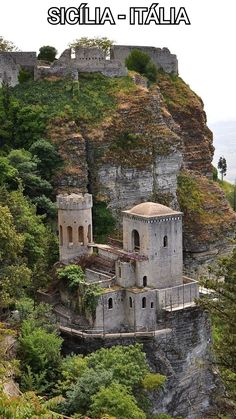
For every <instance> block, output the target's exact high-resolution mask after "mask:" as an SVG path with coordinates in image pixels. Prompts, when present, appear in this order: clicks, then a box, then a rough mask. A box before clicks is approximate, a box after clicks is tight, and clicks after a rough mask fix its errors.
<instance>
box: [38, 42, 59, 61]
mask: <svg viewBox="0 0 236 419" xmlns="http://www.w3.org/2000/svg"><path fill="white" fill-rule="evenodd" d="M56 55H57V50H56V48H54V47H51V46H50V45H44V46H43V47H41V48H39V54H38V57H37V58H38V60H44V61H49V62H50V63H51V62H53V61H54V60H55V58H56Z"/></svg>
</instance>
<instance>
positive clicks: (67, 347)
mask: <svg viewBox="0 0 236 419" xmlns="http://www.w3.org/2000/svg"><path fill="white" fill-rule="evenodd" d="M167 327H170V328H171V329H172V333H170V334H166V333H165V331H163V334H160V336H156V337H152V338H145V340H144V339H142V338H138V337H136V338H120V339H112V338H110V339H109V338H107V339H102V338H101V339H99V338H96V339H90V338H87V339H86V341H85V340H83V339H82V338H79V337H70V336H68V335H64V336H63V337H64V339H65V340H64V344H63V350H64V353H65V354H69V353H72V352H73V353H80V354H84V355H86V354H88V353H91V352H93V351H95V350H97V349H100V348H103V347H106V348H108V347H112V346H114V345H130V344H135V343H137V342H139V343H143V348H144V351H145V352H146V355H147V360H148V363H149V365H150V368H151V370H152V371H153V372H159V373H161V374H164V375H166V376H167V378H168V379H167V383H166V385H165V387H164V389H163V390H162V391H154V392H150V393H149V397H150V399H151V409H152V412H153V413H154V414H155V413H166V414H169V415H171V416H182V417H184V418H185V419H195V418H196V419H197V418H205V417H208V415H207V412H208V409H209V408H210V407H212V406H214V405H215V403H214V401H213V397H214V395H215V393H216V392H218V393H222V391H223V389H222V385H221V383H220V381H219V378H218V376H217V374H216V372H215V371H214V370H213V367H212V355H211V352H210V349H211V329H210V323H209V319H208V317H207V314H206V313H205V312H203V311H202V310H201V309H200V308H199V307H193V308H186V309H184V310H181V311H178V312H172V313H166V317H165V318H164V319H163V328H167Z"/></svg>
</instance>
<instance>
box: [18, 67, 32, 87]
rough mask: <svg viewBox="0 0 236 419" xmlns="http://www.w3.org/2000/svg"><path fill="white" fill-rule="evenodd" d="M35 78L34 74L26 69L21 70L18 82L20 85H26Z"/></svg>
mask: <svg viewBox="0 0 236 419" xmlns="http://www.w3.org/2000/svg"><path fill="white" fill-rule="evenodd" d="M33 78H34V74H33V72H32V71H30V70H26V69H24V68H21V69H20V72H19V76H18V81H19V83H20V84H21V83H25V82H27V81H29V80H33Z"/></svg>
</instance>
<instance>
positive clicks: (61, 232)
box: [59, 226, 63, 246]
mask: <svg viewBox="0 0 236 419" xmlns="http://www.w3.org/2000/svg"><path fill="white" fill-rule="evenodd" d="M59 240H60V246H63V229H62V226H60V231H59Z"/></svg>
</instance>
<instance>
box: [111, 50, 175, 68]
mask: <svg viewBox="0 0 236 419" xmlns="http://www.w3.org/2000/svg"><path fill="white" fill-rule="evenodd" d="M134 49H139V50H141V51H143V52H145V53H146V54H148V55H149V57H150V58H151V59H152V61H153V62H154V64H156V66H157V68H162V69H163V70H165V71H166V72H167V73H174V74H178V60H177V57H176V55H174V54H171V53H170V51H169V50H168V48H155V47H145V46H133V45H132V46H131V45H114V46H112V48H111V59H116V60H120V61H121V62H123V63H125V59H126V58H127V57H128V55H129V54H130V53H131V51H133V50H134Z"/></svg>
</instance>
